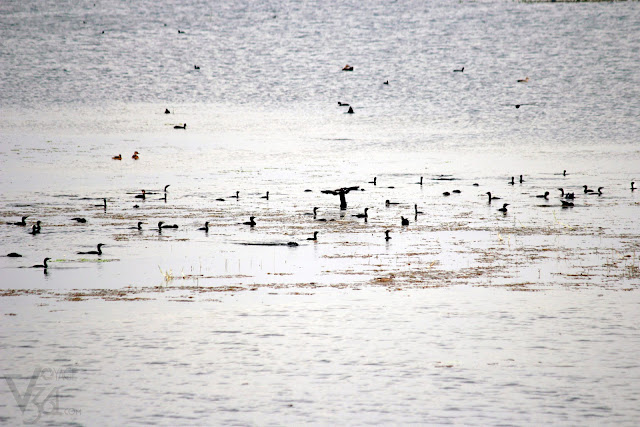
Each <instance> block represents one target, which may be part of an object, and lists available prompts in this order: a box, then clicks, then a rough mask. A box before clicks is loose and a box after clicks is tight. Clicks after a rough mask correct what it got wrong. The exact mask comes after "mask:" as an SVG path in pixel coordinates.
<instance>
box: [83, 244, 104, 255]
mask: <svg viewBox="0 0 640 427" xmlns="http://www.w3.org/2000/svg"><path fill="white" fill-rule="evenodd" d="M103 246H106V245H105V244H104V243H98V250H97V251H87V252H78V255H102V247H103Z"/></svg>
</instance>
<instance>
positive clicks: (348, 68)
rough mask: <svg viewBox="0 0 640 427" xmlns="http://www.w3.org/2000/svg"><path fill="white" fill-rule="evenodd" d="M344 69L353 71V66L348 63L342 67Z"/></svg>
mask: <svg viewBox="0 0 640 427" xmlns="http://www.w3.org/2000/svg"><path fill="white" fill-rule="evenodd" d="M342 71H353V67H352V66H351V65H349V64H347V65H345V66H344V67H343V68H342Z"/></svg>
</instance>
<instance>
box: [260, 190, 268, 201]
mask: <svg viewBox="0 0 640 427" xmlns="http://www.w3.org/2000/svg"><path fill="white" fill-rule="evenodd" d="M260 198H261V199H267V200H269V192H268V191H267V195H266V196H262V197H260Z"/></svg>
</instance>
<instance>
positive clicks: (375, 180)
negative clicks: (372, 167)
mask: <svg viewBox="0 0 640 427" xmlns="http://www.w3.org/2000/svg"><path fill="white" fill-rule="evenodd" d="M377 181H378V177H377V176H374V177H373V181H369V182H368V184H373V185H378V184H376V182H377Z"/></svg>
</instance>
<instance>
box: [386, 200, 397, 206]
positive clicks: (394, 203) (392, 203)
mask: <svg viewBox="0 0 640 427" xmlns="http://www.w3.org/2000/svg"><path fill="white" fill-rule="evenodd" d="M384 204H385V206H390V205H399V204H400V203H398V202H391V201H389V199H387V200H385V202H384Z"/></svg>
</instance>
